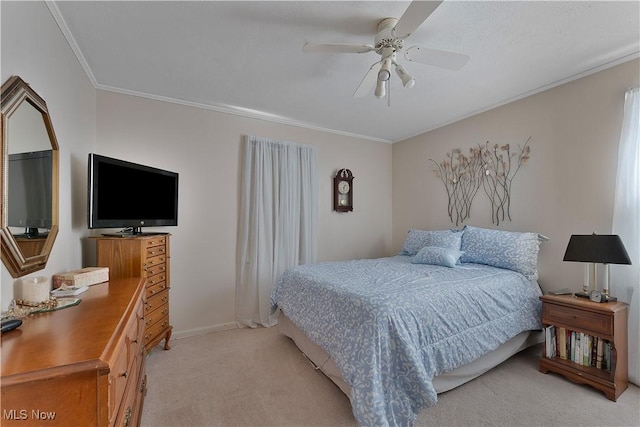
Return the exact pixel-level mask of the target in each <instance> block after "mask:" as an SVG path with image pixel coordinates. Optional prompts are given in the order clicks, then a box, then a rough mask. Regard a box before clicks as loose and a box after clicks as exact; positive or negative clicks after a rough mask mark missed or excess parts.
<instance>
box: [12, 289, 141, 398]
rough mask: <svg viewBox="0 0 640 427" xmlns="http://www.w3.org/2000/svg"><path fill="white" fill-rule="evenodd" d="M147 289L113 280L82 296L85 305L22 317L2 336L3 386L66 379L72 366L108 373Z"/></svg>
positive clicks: (82, 302) (75, 368)
mask: <svg viewBox="0 0 640 427" xmlns="http://www.w3.org/2000/svg"><path fill="white" fill-rule="evenodd" d="M143 289H144V280H143V279H141V278H138V277H134V278H125V279H113V280H111V281H110V282H105V283H101V284H98V285H93V286H91V287H90V288H89V290H88V291H86V292H84V293H82V294H80V295H78V296H77V298H80V299H81V300H82V301H81V302H80V304H78V305H76V306H72V307H68V308H64V309H61V310H56V311H52V312H47V313H39V314H34V315H30V316H28V317H26V318H24V319H22V320H23V324H22V326H20V327H19V328H18V329H14V330H13V331H9V332H5V333H4V334H2V338H1V342H0V352H1V353H0V354H1V358H2V370H1V371H0V373H1V375H2V378H1V381H2V385H3V386H5V385H9V384H16V383H20V382H22V381H26V380H27V379H31V380H32V379H34V376H33V374H34V373H37V374H36V375H37V376H38V377H42V378H46V377H53V376H57V375H63V374H65V373H66V372H67V371H68V370H69V369H71V366H73V369H74V370H77V369H79V368H80V369H82V367H83V366H84V367H85V368H86V369H101V368H105V369H107V372H108V365H107V363H105V361H106V359H107V358H108V357H110V352H111V351H113V349H114V348H115V346H116V345H117V342H113V341H116V340H117V339H118V337H119V336H120V335H121V334H122V332H123V331H124V328H125V326H126V325H125V322H126V319H128V318H129V317H130V315H131V312H132V311H133V310H134V309H135V303H136V302H137V301H138V300H139V298H140V297H141V294H142V292H143ZM125 315H126V316H125ZM105 373H106V372H105Z"/></svg>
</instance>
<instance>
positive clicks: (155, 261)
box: [95, 234, 173, 351]
mask: <svg viewBox="0 0 640 427" xmlns="http://www.w3.org/2000/svg"><path fill="white" fill-rule="evenodd" d="M169 237H170V236H169V235H168V234H156V235H151V236H148V235H144V236H138V237H108V236H102V237H96V238H95V239H96V259H97V266H98V267H109V277H110V278H121V277H143V278H145V279H146V281H147V285H146V302H145V305H144V318H145V331H144V345H145V347H146V349H147V351H150V350H151V349H152V348H153V347H155V346H156V345H158V343H159V342H160V341H162V340H163V339H164V348H165V350H168V349H169V348H170V347H169V339H170V338H171V331H172V329H173V327H172V326H171V325H170V323H169V288H170V271H169V270H170V265H171V264H170V262H169V261H170V251H169Z"/></svg>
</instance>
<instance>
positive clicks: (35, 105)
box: [0, 76, 58, 277]
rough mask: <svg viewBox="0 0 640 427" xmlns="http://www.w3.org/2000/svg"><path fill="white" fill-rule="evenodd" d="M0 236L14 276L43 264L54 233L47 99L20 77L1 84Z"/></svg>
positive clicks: (53, 155) (54, 177)
mask: <svg viewBox="0 0 640 427" xmlns="http://www.w3.org/2000/svg"><path fill="white" fill-rule="evenodd" d="M0 106H1V107H0V109H1V110H2V114H1V115H0V124H1V127H2V134H1V135H0V155H1V156H2V163H1V168H0V189H2V205H1V207H0V211H1V212H0V220H1V228H0V237H1V239H2V262H4V265H5V266H6V267H7V270H9V272H10V273H11V275H12V276H13V277H21V276H24V275H26V274H29V273H33V272H35V271H38V270H42V269H43V268H44V267H45V266H46V265H47V259H48V258H49V254H50V253H51V249H52V247H53V243H54V241H55V239H56V235H57V234H58V142H57V140H56V136H55V133H54V131H53V125H52V124H51V119H50V117H49V112H48V110H47V105H46V103H45V102H44V100H43V99H42V98H40V96H39V95H38V94H37V93H35V92H34V91H33V89H31V87H29V85H28V84H27V83H25V82H24V81H23V80H22V79H21V78H20V77H18V76H13V77H11V78H10V79H9V80H7V81H6V82H5V83H4V84H3V85H2V88H1V89H0Z"/></svg>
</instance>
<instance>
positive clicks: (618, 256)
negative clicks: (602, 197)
mask: <svg viewBox="0 0 640 427" xmlns="http://www.w3.org/2000/svg"><path fill="white" fill-rule="evenodd" d="M563 261H576V262H584V263H591V265H592V268H593V283H594V289H593V290H594V291H597V290H598V277H597V269H596V264H604V266H605V274H604V286H603V287H602V293H603V294H604V298H603V299H604V300H605V301H616V300H617V298H615V297H612V296H611V295H610V284H609V264H631V259H629V254H627V250H626V249H625V247H624V245H623V244H622V239H620V236H618V235H615V234H596V233H593V234H574V235H572V236H571V238H570V239H569V244H568V245H567V250H566V251H565V254H564V258H563ZM582 290H583V292H576V293H575V295H576V296H578V297H581V298H590V297H591V295H590V293H589V264H585V279H584V284H583V286H582Z"/></svg>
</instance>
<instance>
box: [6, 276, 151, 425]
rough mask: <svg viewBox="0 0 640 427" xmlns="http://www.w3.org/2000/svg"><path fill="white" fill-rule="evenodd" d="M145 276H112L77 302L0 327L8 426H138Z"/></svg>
mask: <svg viewBox="0 0 640 427" xmlns="http://www.w3.org/2000/svg"><path fill="white" fill-rule="evenodd" d="M144 297H145V293H144V280H143V279H141V278H127V279H115V280H113V279H112V280H111V281H110V282H106V283H101V284H98V285H94V286H91V287H90V288H89V290H88V291H87V292H85V293H83V294H80V295H78V298H80V299H81V300H82V301H81V302H80V304H79V305H76V306H72V307H67V308H64V309H61V310H57V311H52V312H48V313H40V314H33V315H30V316H28V317H26V318H25V319H23V322H24V323H23V324H22V326H21V327H20V328H18V329H14V330H13V331H9V332H5V333H4V334H2V341H1V348H0V349H1V351H2V378H1V390H2V400H1V402H2V417H1V420H2V421H1V423H0V424H2V425H3V426H13V425H19V426H42V425H46V426H65V427H66V426H136V425H138V424H139V422H140V416H141V415H142V404H143V400H144V395H145V393H146V374H145V358H146V357H145V356H146V351H145V348H144V346H143V344H142V338H143V337H142V333H143V330H144V320H143V304H144Z"/></svg>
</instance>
